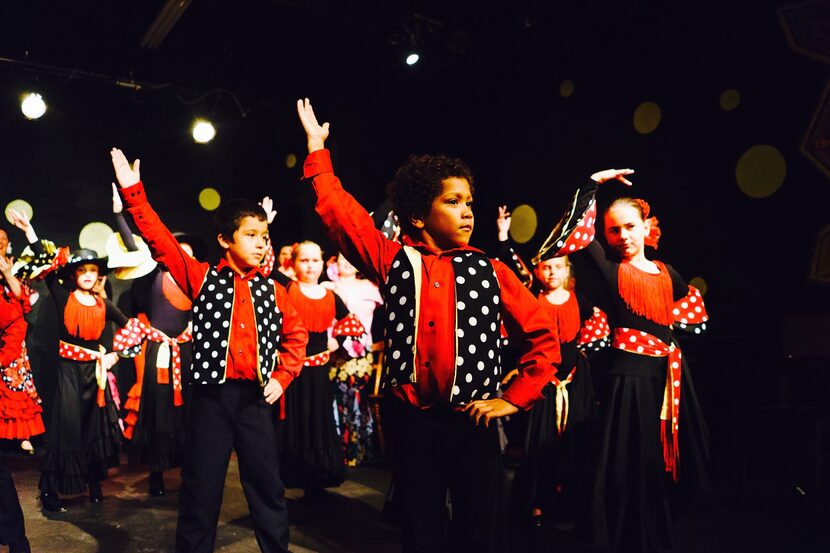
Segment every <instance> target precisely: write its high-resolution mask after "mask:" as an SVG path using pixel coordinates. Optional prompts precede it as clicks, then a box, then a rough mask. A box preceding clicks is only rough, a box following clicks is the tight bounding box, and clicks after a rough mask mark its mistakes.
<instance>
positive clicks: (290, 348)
mask: <svg viewBox="0 0 830 553" xmlns="http://www.w3.org/2000/svg"><path fill="white" fill-rule="evenodd" d="M274 294H275V296H276V299H277V305H278V306H279V308H280V311H282V338H281V339H280V345H279V351H280V362H279V365H278V366H277V368H276V369H275V370H274V372H273V373H272V374H271V378H273V379H275V380H277V381H278V382H279V383H280V385H281V386H282V389H283V390H285V389H286V388H288V385H289V384H291V381H292V380H294V379H295V378H296V377H297V376H298V375H299V374H300V371H301V370H302V368H303V359H304V357H305V346H306V344H307V343H308V331H307V330H306V329H305V327H304V326H303V323H302V321H300V316H299V314H298V313H297V310H296V309H294V306H293V305H291V303H290V302H289V301H288V294H287V293H286V292H285V288H283V287H282V286H274Z"/></svg>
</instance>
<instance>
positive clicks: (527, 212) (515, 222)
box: [510, 204, 538, 244]
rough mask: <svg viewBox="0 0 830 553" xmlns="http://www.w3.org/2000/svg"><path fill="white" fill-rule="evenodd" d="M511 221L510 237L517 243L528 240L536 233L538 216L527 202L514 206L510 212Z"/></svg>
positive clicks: (523, 242)
mask: <svg viewBox="0 0 830 553" xmlns="http://www.w3.org/2000/svg"><path fill="white" fill-rule="evenodd" d="M510 215H511V219H512V222H511V223H510V238H512V239H513V241H514V242H516V243H517V244H525V243H527V242H530V240H531V239H532V238H533V235H534V234H536V226H537V225H538V218H537V217H536V210H535V209H533V208H532V207H530V206H529V205H527V204H522V205H519V206H516V208H515V209H514V210H513V211H512V212H511V214H510Z"/></svg>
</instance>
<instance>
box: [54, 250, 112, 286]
mask: <svg viewBox="0 0 830 553" xmlns="http://www.w3.org/2000/svg"><path fill="white" fill-rule="evenodd" d="M85 263H92V264H94V265H97V266H98V274H100V275H105V274H107V273H109V272H110V270H111V269H110V268H109V267H107V257H106V256H104V257H101V256H99V255H98V252H96V251H95V250H90V249H88V248H82V249H80V250H75V251H74V252H72V253H71V254H70V255H69V260H68V261H67V262H66V265H64V266H63V267H61V268H60V277H61V278H63V279H66V278H67V277H68V276H69V275H71V274H72V273H73V272H74V271H75V268H76V267H77V266H78V265H83V264H85Z"/></svg>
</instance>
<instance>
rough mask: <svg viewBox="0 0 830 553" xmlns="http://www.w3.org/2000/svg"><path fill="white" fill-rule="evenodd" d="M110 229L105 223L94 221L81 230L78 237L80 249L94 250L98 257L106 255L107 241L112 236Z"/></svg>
mask: <svg viewBox="0 0 830 553" xmlns="http://www.w3.org/2000/svg"><path fill="white" fill-rule="evenodd" d="M112 232H113V231H112V229H111V228H110V227H109V225H107V224H106V223H101V222H99V221H95V222H92V223H89V224H88V225H86V226H85V227H84V228H82V229H81V234H79V235H78V243H79V244H80V245H81V247H82V248H89V249H90V250H95V251H96V252H98V255H101V256H103V255H107V248H106V244H107V240H108V239H109V237H110V235H111V234H112Z"/></svg>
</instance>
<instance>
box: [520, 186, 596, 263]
mask: <svg viewBox="0 0 830 553" xmlns="http://www.w3.org/2000/svg"><path fill="white" fill-rule="evenodd" d="M581 192H582V191H581V190H577V192H576V195H575V196H574V199H573V202H572V204H571V207H570V209H569V210H568V211H567V212H566V213H565V214H564V215H563V216H562V218H561V219H560V220H559V222H558V223H557V224H556V226H555V227H554V229H553V230H552V231H551V233H550V234H549V235H548V237H547V239H545V242H544V244H542V247H541V248H540V249H539V251H538V252H537V253H536V255H535V256H533V259H532V260H531V261H532V263H533V264H534V265H536V264H537V263H539V262H541V261H544V260H546V259H550V258H552V257H561V256H563V255H568V254H570V253H574V252H577V251H579V250H581V249H583V248H586V247H587V246H588V244H590V243H591V242H592V241H593V240H594V237H595V235H596V221H597V202H596V199H595V198H594V197H593V194H587V193H586V194H584V195H581Z"/></svg>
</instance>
